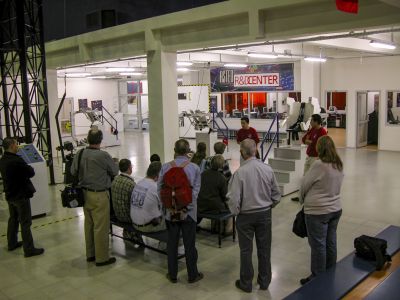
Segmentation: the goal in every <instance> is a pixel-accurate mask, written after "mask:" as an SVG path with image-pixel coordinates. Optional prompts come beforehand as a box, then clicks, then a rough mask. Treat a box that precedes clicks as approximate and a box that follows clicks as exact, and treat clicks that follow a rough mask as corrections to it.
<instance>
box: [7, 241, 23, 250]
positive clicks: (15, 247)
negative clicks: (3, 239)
mask: <svg viewBox="0 0 400 300" xmlns="http://www.w3.org/2000/svg"><path fill="white" fill-rule="evenodd" d="M19 247H22V242H17V243H16V244H15V246H13V247H10V246H9V247H8V251H14V250H15V249H18V248H19Z"/></svg>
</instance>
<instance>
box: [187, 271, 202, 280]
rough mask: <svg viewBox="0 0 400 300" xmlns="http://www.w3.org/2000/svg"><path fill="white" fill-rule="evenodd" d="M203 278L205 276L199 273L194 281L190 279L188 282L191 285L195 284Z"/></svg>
mask: <svg viewBox="0 0 400 300" xmlns="http://www.w3.org/2000/svg"><path fill="white" fill-rule="evenodd" d="M203 278H204V274H203V273H200V272H199V273H197V276H196V278H194V279H188V282H189V283H195V282H197V281H200V280H202V279H203Z"/></svg>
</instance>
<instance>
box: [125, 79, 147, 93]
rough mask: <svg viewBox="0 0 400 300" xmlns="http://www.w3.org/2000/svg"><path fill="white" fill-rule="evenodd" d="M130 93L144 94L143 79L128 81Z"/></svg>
mask: <svg viewBox="0 0 400 300" xmlns="http://www.w3.org/2000/svg"><path fill="white" fill-rule="evenodd" d="M127 91H128V94H142V93H143V86H142V82H141V81H128V82H127Z"/></svg>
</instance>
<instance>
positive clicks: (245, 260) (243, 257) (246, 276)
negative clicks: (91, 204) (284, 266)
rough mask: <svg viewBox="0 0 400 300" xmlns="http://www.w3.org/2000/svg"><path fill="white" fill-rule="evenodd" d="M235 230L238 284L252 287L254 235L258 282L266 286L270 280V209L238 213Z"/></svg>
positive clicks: (248, 287)
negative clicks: (238, 264) (238, 251)
mask: <svg viewBox="0 0 400 300" xmlns="http://www.w3.org/2000/svg"><path fill="white" fill-rule="evenodd" d="M236 230H237V233H238V237H239V247H240V284H241V286H242V287H243V288H245V289H250V290H251V289H252V286H253V284H252V281H253V277H254V269H253V262H252V253H253V239H254V235H255V237H256V245H257V257H258V282H259V283H260V285H262V286H263V287H268V286H269V284H270V282H271V275H272V274H271V209H270V210H268V211H264V212H259V213H253V214H239V216H238V217H237V219H236Z"/></svg>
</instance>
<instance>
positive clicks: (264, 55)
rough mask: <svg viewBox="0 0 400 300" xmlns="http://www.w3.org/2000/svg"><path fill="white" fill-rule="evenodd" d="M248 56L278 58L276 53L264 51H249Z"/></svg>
mask: <svg viewBox="0 0 400 300" xmlns="http://www.w3.org/2000/svg"><path fill="white" fill-rule="evenodd" d="M247 56H248V57H254V58H272V59H275V58H278V56H277V55H276V54H273V53H271V54H266V53H249V54H247Z"/></svg>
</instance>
